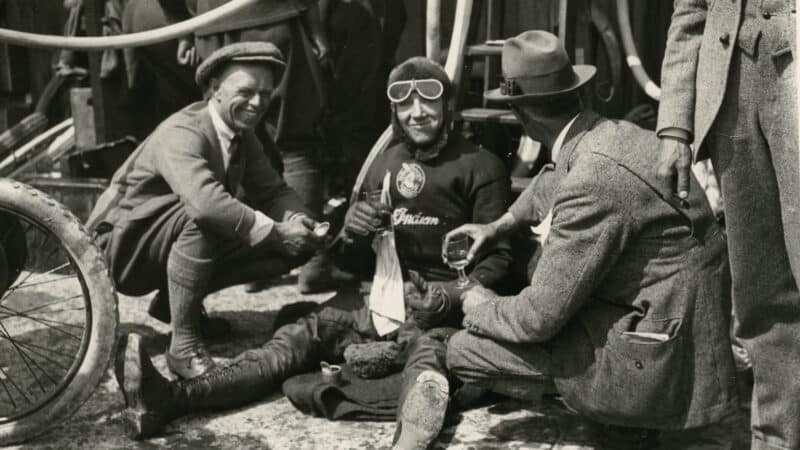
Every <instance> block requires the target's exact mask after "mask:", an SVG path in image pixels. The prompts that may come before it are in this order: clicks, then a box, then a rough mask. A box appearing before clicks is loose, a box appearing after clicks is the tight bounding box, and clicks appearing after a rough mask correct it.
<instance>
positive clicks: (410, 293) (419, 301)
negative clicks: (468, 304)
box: [403, 270, 461, 330]
mask: <svg viewBox="0 0 800 450" xmlns="http://www.w3.org/2000/svg"><path fill="white" fill-rule="evenodd" d="M408 277H409V281H407V282H406V283H404V286H403V287H404V294H405V299H406V306H407V307H408V308H409V309H410V314H411V316H412V317H413V319H414V320H415V322H416V323H417V324H418V325H419V327H420V328H422V329H423V330H427V329H430V328H433V327H435V326H437V325H439V324H440V323H441V322H442V321H443V320H444V319H445V317H447V314H448V313H449V312H450V310H451V308H452V305H453V302H454V301H457V300H458V299H459V296H460V295H461V289H459V288H458V287H457V286H456V281H455V280H454V281H431V282H428V281H426V280H425V279H424V278H423V277H422V276H421V275H420V274H419V273H417V272H415V271H413V270H410V271H409V272H408Z"/></svg>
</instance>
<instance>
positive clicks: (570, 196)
mask: <svg viewBox="0 0 800 450" xmlns="http://www.w3.org/2000/svg"><path fill="white" fill-rule="evenodd" d="M657 145H658V138H657V137H656V136H655V134H654V133H652V132H649V131H645V130H643V129H641V128H638V127H636V126H635V125H633V124H630V123H627V122H615V121H610V120H606V119H603V118H601V117H600V116H598V115H597V114H595V113H593V112H589V111H586V112H583V113H581V115H580V116H579V117H578V119H577V120H576V122H575V123H574V124H573V126H572V127H571V129H570V130H569V132H568V134H567V138H566V141H565V143H564V146H563V147H562V148H561V151H560V153H559V155H558V161H557V164H556V165H555V171H554V172H551V173H549V174H548V176H550V178H549V179H548V180H547V181H546V182H545V183H538V182H536V181H534V182H533V183H531V185H530V186H529V187H528V189H526V190H525V191H524V192H523V193H522V194H521V195H520V197H519V198H518V200H517V201H516V202H515V203H514V205H512V207H511V208H510V210H509V211H510V212H511V213H512V214H513V215H514V217H515V218H517V219H518V220H520V221H521V222H527V221H530V219H531V218H535V217H539V218H541V216H542V214H544V213H545V212H546V211H548V210H550V209H552V223H551V227H550V232H549V234H548V236H547V238H546V240H545V241H544V245H543V248H542V256H541V259H540V260H539V264H538V266H537V267H536V270H535V272H534V274H533V277H532V280H531V284H530V286H528V287H526V288H525V289H523V290H522V292H520V294H519V295H517V296H512V297H498V298H495V299H493V300H491V301H489V302H487V303H484V304H482V305H480V306H479V307H478V308H477V311H475V312H470V313H469V314H468V315H467V318H466V320H465V326H466V328H467V329H468V330H470V331H471V332H473V333H477V334H481V335H485V336H489V337H491V338H494V339H496V340H499V341H504V342H510V343H517V344H533V343H540V344H542V345H545V346H546V347H547V348H549V349H550V350H551V351H552V362H553V367H552V370H553V377H554V380H555V383H556V386H557V388H558V390H559V392H560V393H561V395H562V396H563V398H564V400H565V402H566V403H567V404H568V405H569V406H570V407H572V408H574V409H575V410H577V411H579V412H581V413H582V414H584V415H586V416H589V417H591V418H593V419H595V420H597V421H600V422H603V423H610V424H618V425H624V426H636V427H643V428H655V429H682V428H689V427H696V426H701V425H704V424H709V423H713V422H715V421H717V420H719V418H720V417H722V415H723V414H725V413H726V412H727V411H729V410H730V408H733V407H735V398H736V394H735V383H734V381H733V380H734V366H733V357H732V354H731V349H730V340H729V336H728V332H729V328H728V327H729V317H730V296H729V285H730V280H729V277H728V266H727V253H726V243H725V239H724V236H723V232H722V230H721V229H720V227H719V226H718V225H717V224H716V222H715V220H714V216H713V213H712V211H711V208H710V206H709V205H708V202H707V200H706V199H705V196H704V195H703V191H702V189H700V188H699V186H697V181H696V180H694V178H692V183H693V184H694V185H693V186H692V189H691V194H690V197H689V199H688V201H687V202H686V203H685V204H684V205H681V204H679V203H678V202H677V201H676V200H674V199H672V198H664V197H662V196H661V194H660V193H659V191H658V189H657V188H656V187H657V186H658V183H657V181H656V180H657V179H656V176H655V169H654V168H653V164H652V154H653V151H655V149H656V148H657ZM542 187H546V188H548V189H553V192H552V194H551V195H541V193H537V192H536V190H537V189H541V188H542ZM543 198H547V199H550V200H549V201H550V202H551V203H550V205H545V206H542V205H538V204H537V202H538V201H539V200H540V199H543Z"/></svg>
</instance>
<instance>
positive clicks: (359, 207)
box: [343, 200, 390, 243]
mask: <svg viewBox="0 0 800 450" xmlns="http://www.w3.org/2000/svg"><path fill="white" fill-rule="evenodd" d="M388 214H390V210H389V207H388V206H386V205H384V204H378V203H369V202H366V201H363V200H361V201H357V202H355V203H353V205H352V206H351V207H350V209H348V210H347V214H346V215H345V218H344V233H343V238H344V239H345V241H347V242H351V243H352V242H353V238H356V237H362V238H364V237H368V236H372V235H373V234H374V233H375V231H377V230H378V229H379V228H380V227H381V225H382V224H383V222H384V217H385V216H386V215H388Z"/></svg>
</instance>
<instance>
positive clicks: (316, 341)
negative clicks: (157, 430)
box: [174, 289, 375, 414]
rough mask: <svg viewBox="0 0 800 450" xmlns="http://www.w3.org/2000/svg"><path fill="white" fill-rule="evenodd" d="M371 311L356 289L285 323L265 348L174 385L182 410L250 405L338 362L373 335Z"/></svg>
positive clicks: (176, 401)
mask: <svg viewBox="0 0 800 450" xmlns="http://www.w3.org/2000/svg"><path fill="white" fill-rule="evenodd" d="M374 337H375V331H374V328H373V327H372V324H371V322H370V319H369V309H368V308H367V307H366V305H365V304H364V301H363V299H362V296H361V294H360V293H359V292H358V291H357V290H355V289H348V290H345V291H342V292H340V293H339V294H337V295H336V296H334V297H333V298H332V299H331V300H328V301H327V302H325V303H323V304H321V305H319V307H318V308H317V310H316V311H314V312H312V313H310V314H308V315H306V316H305V317H303V318H301V319H299V320H298V321H297V322H295V323H291V324H287V325H284V326H282V327H280V328H279V329H278V330H277V331H275V334H274V335H273V336H272V338H271V339H270V340H269V341H267V342H266V343H265V344H264V345H262V346H261V347H260V348H257V349H252V350H248V351H245V352H243V353H241V354H240V355H239V356H237V357H236V358H235V359H234V361H233V362H232V363H231V364H230V365H228V366H225V367H216V368H214V369H212V370H211V371H209V372H206V373H205V374H204V375H202V376H200V377H197V378H193V379H191V380H183V381H179V382H176V383H174V386H175V388H176V391H177V394H176V400H175V403H176V404H177V406H178V407H177V409H178V411H179V412H180V414H185V413H188V412H191V411H198V410H204V409H228V408H234V407H237V406H241V405H244V404H247V403H250V402H252V401H254V400H258V399H260V398H263V397H265V396H266V395H269V394H270V393H272V392H274V391H275V390H276V389H278V388H280V386H281V384H282V383H283V381H284V380H286V379H287V378H289V377H290V376H292V375H296V374H299V373H303V372H307V371H310V370H312V369H314V368H315V366H317V365H318V364H319V362H320V361H321V360H328V361H331V362H338V361H341V360H342V355H343V353H344V349H345V348H346V347H347V346H348V345H350V344H351V343H358V342H362V341H364V340H366V339H370V338H374Z"/></svg>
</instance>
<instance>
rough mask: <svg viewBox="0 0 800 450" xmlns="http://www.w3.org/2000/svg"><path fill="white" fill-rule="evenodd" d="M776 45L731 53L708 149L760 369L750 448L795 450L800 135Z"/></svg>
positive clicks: (739, 314) (799, 412) (737, 297)
mask: <svg viewBox="0 0 800 450" xmlns="http://www.w3.org/2000/svg"><path fill="white" fill-rule="evenodd" d="M769 42H770V40H769V38H768V35H765V36H763V37H762V39H761V44H760V46H759V49H758V52H759V54H757V55H755V56H753V57H750V56H748V55H746V54H743V53H742V52H741V51H738V50H737V51H736V52H735V53H734V57H733V60H732V63H731V64H732V65H731V72H730V76H729V79H728V92H727V95H726V97H725V100H724V102H723V104H722V107H721V108H720V112H719V114H718V115H717V118H716V121H715V123H714V126H713V127H712V129H711V131H710V133H709V141H708V144H709V147H708V148H709V153H710V155H711V158H712V161H713V163H714V167H715V170H716V171H717V176H718V177H719V179H720V187H721V189H722V194H723V198H724V202H725V216H726V226H727V234H728V249H729V254H730V261H731V272H732V278H733V309H734V313H735V315H736V319H737V323H736V330H735V333H736V336H737V337H738V338H739V340H740V342H742V344H743V345H744V346H745V348H746V349H747V350H748V352H749V353H750V355H751V358H752V362H753V375H754V390H753V405H752V431H753V437H754V441H753V446H754V448H762V447H763V448H798V447H800V383H797V382H796V381H795V380H796V378H797V373H800V345H797V342H799V341H800V293H798V286H797V281H796V278H795V276H794V274H793V271H792V261H793V260H796V259H797V258H798V257H800V255H798V254H797V253H798V251H797V245H798V244H797V239H798V238H797V235H798V226H797V223H796V219H794V217H795V216H796V213H797V208H796V207H795V206H794V205H796V203H797V201H798V200H797V198H798V197H797V195H796V191H797V186H798V185H797V181H796V180H797V171H798V169H799V168H800V163H798V155H797V146H796V145H797V144H796V140H797V132H796V128H795V126H794V124H791V125H790V124H788V123H785V122H784V121H785V120H789V119H791V118H793V117H796V116H795V113H794V112H793V111H794V108H791V109H789V110H785V111H784V110H782V108H781V107H779V104H781V101H782V100H780V101H779V97H781V96H782V95H785V92H784V91H785V89H783V88H782V87H781V86H782V85H783V84H784V81H783V77H785V76H786V75H787V73H791V72H792V70H788V67H784V68H783V70H782V71H776V70H777V69H778V68H779V64H780V61H779V60H780V59H781V58H784V60H783V64H788V62H787V61H786V60H785V58H787V57H788V58H789V59H791V56H786V55H784V56H783V57H779V58H778V59H775V58H773V57H772V56H771V54H770V53H769V52H768V51H765V49H767V48H768V44H769ZM791 65H792V66H793V63H792V64H791ZM789 96H790V97H793V96H791V95H789ZM786 108H788V106H786ZM781 115H786V116H787V119H783V118H781ZM791 120H792V121H793V120H794V119H791ZM784 127H785V128H784ZM789 189H794V191H795V192H789V191H788V190H789ZM786 227H790V228H786ZM790 250H791V252H792V253H790ZM794 264H795V270H796V268H797V266H796V262H795V263H794Z"/></svg>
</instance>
